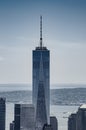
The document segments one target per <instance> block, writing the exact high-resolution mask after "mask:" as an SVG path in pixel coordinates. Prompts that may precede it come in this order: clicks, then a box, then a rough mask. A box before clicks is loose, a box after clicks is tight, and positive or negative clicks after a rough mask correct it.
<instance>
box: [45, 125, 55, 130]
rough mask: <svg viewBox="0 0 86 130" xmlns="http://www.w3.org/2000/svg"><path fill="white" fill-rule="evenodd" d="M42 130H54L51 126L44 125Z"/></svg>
mask: <svg viewBox="0 0 86 130" xmlns="http://www.w3.org/2000/svg"><path fill="white" fill-rule="evenodd" d="M42 130H53V128H52V126H51V125H48V124H44V126H43V129H42Z"/></svg>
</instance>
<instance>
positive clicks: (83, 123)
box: [68, 104, 86, 130]
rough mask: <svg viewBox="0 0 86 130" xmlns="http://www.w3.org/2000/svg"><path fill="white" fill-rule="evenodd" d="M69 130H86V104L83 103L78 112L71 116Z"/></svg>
mask: <svg viewBox="0 0 86 130" xmlns="http://www.w3.org/2000/svg"><path fill="white" fill-rule="evenodd" d="M68 130H86V104H84V105H81V106H80V107H79V109H78V111H77V112H76V114H71V115H70V116H69V118H68Z"/></svg>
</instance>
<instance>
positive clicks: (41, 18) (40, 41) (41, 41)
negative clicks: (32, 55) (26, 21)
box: [40, 15, 42, 48]
mask: <svg viewBox="0 0 86 130" xmlns="http://www.w3.org/2000/svg"><path fill="white" fill-rule="evenodd" d="M40 48H42V15H41V16H40Z"/></svg>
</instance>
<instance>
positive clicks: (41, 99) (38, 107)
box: [32, 16, 50, 129]
mask: <svg viewBox="0 0 86 130" xmlns="http://www.w3.org/2000/svg"><path fill="white" fill-rule="evenodd" d="M32 100H33V104H34V107H35V120H36V128H37V129H42V128H43V126H44V124H50V51H49V50H48V49H47V48H46V47H44V46H43V43H42V16H41V17H40V45H39V46H38V47H36V49H35V50H33V93H32Z"/></svg>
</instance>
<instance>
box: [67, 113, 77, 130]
mask: <svg viewBox="0 0 86 130" xmlns="http://www.w3.org/2000/svg"><path fill="white" fill-rule="evenodd" d="M68 130H76V113H73V114H71V115H70V116H69V118H68Z"/></svg>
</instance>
